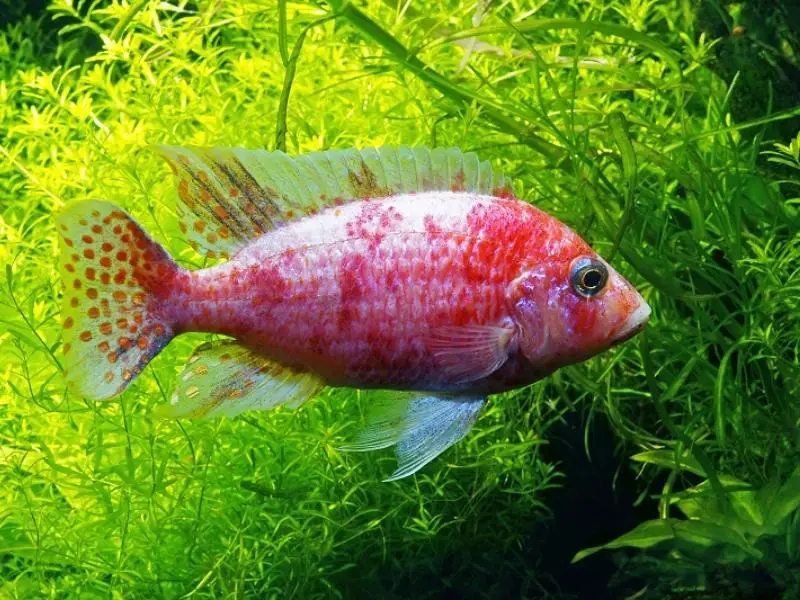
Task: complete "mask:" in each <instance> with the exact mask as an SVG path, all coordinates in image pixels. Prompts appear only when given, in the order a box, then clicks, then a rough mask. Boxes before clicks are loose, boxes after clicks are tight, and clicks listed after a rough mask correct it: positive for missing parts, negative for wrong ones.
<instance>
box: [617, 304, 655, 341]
mask: <svg viewBox="0 0 800 600" xmlns="http://www.w3.org/2000/svg"><path fill="white" fill-rule="evenodd" d="M649 318H650V305H649V304H647V302H645V301H644V300H640V301H639V306H637V307H636V310H634V311H633V312H632V313H631V314H630V315H629V316H628V318H627V319H625V322H624V323H622V325H621V326H620V328H619V329H618V330H617V333H616V335H615V336H614V342H613V343H612V344H611V345H612V346H616V345H617V344H621V343H622V342H625V341H627V340H629V339H631V338H632V337H633V336H635V335H636V334H637V333H639V332H640V331H641V330H642V329H644V326H645V325H647V321H648V319H649Z"/></svg>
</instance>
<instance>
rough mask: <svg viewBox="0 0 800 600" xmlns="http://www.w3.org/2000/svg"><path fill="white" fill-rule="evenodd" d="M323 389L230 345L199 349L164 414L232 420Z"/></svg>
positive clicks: (311, 380) (304, 376) (298, 401)
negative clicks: (218, 417) (249, 411)
mask: <svg viewBox="0 0 800 600" xmlns="http://www.w3.org/2000/svg"><path fill="white" fill-rule="evenodd" d="M322 387H323V383H322V381H321V380H320V379H319V378H318V377H316V376H315V375H313V374H311V373H298V372H296V371H293V370H292V369H289V368H288V367H285V366H283V365H281V364H278V363H276V362H273V361H270V360H269V359H267V358H265V357H263V356H261V355H259V354H256V353H255V352H252V351H251V350H249V349H248V348H245V347H244V346H241V345H239V344H237V343H236V342H227V341H226V342H212V343H207V344H202V345H201V346H199V347H198V348H197V349H196V350H195V352H194V354H193V355H192V357H191V358H190V359H189V361H188V363H187V364H186V368H185V369H184V371H183V374H182V375H181V378H180V381H179V383H178V387H177V388H176V390H175V392H174V393H173V396H172V401H171V406H170V408H169V409H168V410H167V411H166V412H167V413H168V414H169V415H171V416H175V417H216V416H219V415H226V416H229V417H231V416H234V415H238V414H240V413H242V412H245V411H248V410H269V409H271V408H275V407H276V406H281V405H285V406H291V407H296V406H299V405H300V404H302V403H303V402H305V401H306V400H308V399H309V398H311V397H312V396H313V395H314V394H316V393H317V392H318V391H319V390H320V389H321V388H322Z"/></svg>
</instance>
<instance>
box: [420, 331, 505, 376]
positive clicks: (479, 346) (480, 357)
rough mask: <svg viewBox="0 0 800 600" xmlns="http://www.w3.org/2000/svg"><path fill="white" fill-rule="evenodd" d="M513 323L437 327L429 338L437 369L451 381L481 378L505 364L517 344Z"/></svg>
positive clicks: (428, 341) (429, 345)
mask: <svg viewBox="0 0 800 600" xmlns="http://www.w3.org/2000/svg"><path fill="white" fill-rule="evenodd" d="M515 333H516V329H515V327H514V325H513V324H512V323H510V322H509V323H502V324H500V325H496V326H486V325H463V326H445V327H438V328H436V329H434V330H433V331H432V332H431V334H430V336H429V338H428V340H427V343H428V347H429V348H430V349H431V352H432V354H433V358H434V361H435V364H436V367H437V369H438V370H439V371H440V372H442V373H443V374H444V375H445V376H446V377H447V379H448V382H449V383H466V382H469V381H477V380H478V379H482V378H483V377H486V376H487V375H490V374H491V373H494V372H495V371H496V370H497V369H499V368H500V367H502V366H503V363H505V362H506V360H508V356H509V354H510V352H511V350H512V348H513V345H514V344H515Z"/></svg>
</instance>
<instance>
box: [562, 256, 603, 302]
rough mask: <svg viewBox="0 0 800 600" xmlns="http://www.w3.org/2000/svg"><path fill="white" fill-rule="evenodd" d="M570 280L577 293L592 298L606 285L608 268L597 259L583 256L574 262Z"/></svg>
mask: <svg viewBox="0 0 800 600" xmlns="http://www.w3.org/2000/svg"><path fill="white" fill-rule="evenodd" d="M569 282H570V285H572V289H573V290H575V293H576V294H578V295H579V296H583V297H584V298H591V297H592V296H596V295H597V294H599V293H600V292H602V291H603V289H604V288H605V287H606V283H608V269H607V268H606V266H605V265H604V264H603V263H601V262H600V261H599V260H597V259H594V258H590V257H588V256H581V257H580V258H576V259H575V260H574V261H573V262H572V267H571V268H570V277H569Z"/></svg>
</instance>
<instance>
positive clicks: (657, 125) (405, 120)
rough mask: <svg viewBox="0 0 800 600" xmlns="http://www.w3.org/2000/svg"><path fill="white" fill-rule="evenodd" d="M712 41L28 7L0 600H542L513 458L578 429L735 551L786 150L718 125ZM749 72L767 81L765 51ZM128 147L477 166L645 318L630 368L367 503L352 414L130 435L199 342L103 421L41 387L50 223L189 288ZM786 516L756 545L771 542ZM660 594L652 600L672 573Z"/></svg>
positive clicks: (521, 404)
mask: <svg viewBox="0 0 800 600" xmlns="http://www.w3.org/2000/svg"><path fill="white" fill-rule="evenodd" d="M0 6H2V3H0ZM732 33H733V32H732V31H730V32H727V35H730V34H732ZM717 35H723V36H724V35H725V34H719V33H717ZM723 41H725V40H720V39H719V38H717V37H712V33H708V34H706V35H701V34H700V32H699V29H698V28H697V24H696V23H695V16H694V14H693V13H692V11H691V10H690V8H688V7H687V5H685V3H683V2H677V1H675V2H647V1H645V2H640V1H620V0H608V1H606V2H601V1H600V0H582V1H580V2H572V1H571V2H566V1H555V2H550V3H545V4H544V5H542V6H539V7H538V8H530V6H529V5H528V3H523V2H517V1H516V0H510V1H507V2H503V3H497V4H495V5H490V4H488V3H479V5H478V6H477V8H476V7H475V6H473V5H466V4H464V5H462V4H460V3H457V2H446V3H441V5H435V6H426V7H425V10H422V9H421V7H420V6H418V5H416V4H415V3H395V2H392V1H389V0H387V1H386V2H379V1H378V0H372V1H369V2H364V3H356V4H353V3H348V2H343V1H341V0H335V1H334V0H331V1H330V2H328V3H322V2H320V3H313V2H308V3H287V2H284V1H283V0H243V1H241V2H235V3H234V2H215V1H212V0H209V1H207V2H188V1H185V0H175V1H173V2H160V1H157V0H151V1H148V0H136V1H131V2H125V1H117V0H114V1H111V0H108V1H94V2H92V1H89V0H86V1H79V0H53V1H52V2H51V3H50V4H49V6H48V12H47V13H46V14H43V15H40V16H37V17H32V16H29V15H28V16H22V17H20V18H19V19H18V20H16V21H12V22H10V23H8V24H6V25H5V26H4V29H3V31H2V32H1V33H0V238H2V239H3V244H2V245H0V263H2V264H3V266H4V273H3V277H4V280H3V285H2V289H0V322H2V330H0V344H2V346H0V357H2V371H0V382H2V384H1V385H2V390H1V391H0V401H2V410H0V436H2V439H0V509H1V510H2V512H1V513H0V514H2V521H0V554H1V555H2V561H0V580H1V582H0V585H2V588H0V590H2V591H1V592H0V593H1V594H2V595H3V596H7V597H10V598H31V597H78V596H80V597H95V596H97V597H100V596H102V597H107V596H109V595H115V596H117V597H123V596H125V597H141V598H154V597H155V598H159V597H165V598H174V597H184V596H186V597H209V598H212V597H213V598H217V597H271V596H280V597H284V596H289V597H302V598H315V597H331V596H341V597H354V596H360V595H370V596H378V595H381V596H384V595H394V596H406V595H412V594H413V595H414V596H415V597H434V596H436V595H437V594H438V592H439V591H440V590H442V589H445V590H450V591H451V592H453V593H457V594H461V595H464V596H473V597H474V596H484V597H500V596H503V597H505V596H524V597H531V596H536V595H540V594H542V593H545V592H553V593H555V592H556V591H557V585H555V584H554V583H553V582H551V581H549V580H548V579H547V576H546V574H544V573H541V572H539V571H538V570H537V567H536V561H537V559H536V558H535V556H534V552H533V551H534V549H536V548H537V543H536V536H537V533H538V531H539V529H538V527H537V526H538V524H539V523H540V522H541V521H542V520H543V519H546V516H547V513H548V508H547V494H546V490H547V488H549V487H551V486H553V485H556V484H559V483H561V482H563V479H560V478H559V477H558V473H557V465H554V464H550V463H548V462H547V461H544V460H542V458H541V453H542V448H541V445H542V444H543V443H544V442H546V440H547V436H548V430H549V429H550V428H551V427H552V426H553V424H554V423H556V422H558V421H559V420H560V418H561V415H563V413H564V412H566V411H571V410H576V409H577V410H580V409H581V408H582V407H584V408H585V407H587V406H588V407H590V410H591V411H593V414H592V418H591V419H589V420H588V422H589V423H591V422H592V421H594V420H597V419H608V420H609V421H610V423H611V424H612V425H613V427H614V429H615V431H616V432H617V434H618V436H619V440H620V448H619V451H620V461H621V462H623V463H624V461H625V457H626V456H630V455H633V454H637V453H638V454H639V456H640V457H641V456H642V455H641V453H642V452H653V451H660V452H661V453H660V454H657V455H653V454H645V456H651V457H652V456H659V457H660V459H659V460H658V461H650V464H649V465H648V467H647V468H646V469H645V470H644V471H643V477H641V483H642V488H643V492H642V493H643V496H646V495H647V494H648V493H649V489H650V488H651V487H653V486H660V487H661V488H662V490H661V492H663V499H662V500H661V507H662V514H661V516H662V517H668V516H670V515H668V513H667V508H669V507H670V506H672V505H673V504H675V502H674V499H675V498H676V496H675V494H677V493H679V492H680V493H682V494H683V496H677V497H678V498H681V497H686V498H688V499H691V500H692V501H693V502H694V504H692V506H693V507H694V508H695V510H694V512H691V511H690V512H684V515H685V516H686V517H687V518H688V519H690V520H696V521H698V522H701V523H702V522H709V523H716V524H718V525H719V524H721V525H722V526H726V527H727V526H732V525H731V524H730V523H728V524H727V525H726V524H725V523H721V521H720V519H721V518H722V517H718V516H716V515H720V514H721V515H725V518H728V517H729V516H730V514H731V513H730V512H729V511H728V509H726V508H724V507H725V506H735V503H736V499H737V498H741V497H742V496H736V494H739V493H742V492H735V491H732V490H730V489H728V488H729V484H730V481H732V480H731V478H735V479H736V480H737V481H741V482H747V485H748V486H749V488H748V489H753V490H758V489H766V488H767V487H769V488H770V489H772V487H770V486H776V485H778V484H779V483H780V484H783V485H785V484H786V483H785V482H789V481H794V479H792V477H793V473H794V469H795V468H796V465H797V464H798V455H799V454H800V452H799V449H800V446H799V445H800V432H798V416H799V415H798V411H800V406H798V404H797V403H796V402H794V401H793V399H794V398H796V397H797V392H798V389H797V387H798V382H800V377H798V374H800V373H799V372H798V370H799V369H800V367H799V363H798V360H799V359H798V355H797V352H798V350H797V340H798V339H800V322H799V321H798V319H800V317H798V315H800V312H798V310H797V301H796V298H797V293H798V289H799V288H798V286H797V278H798V275H797V272H796V269H795V264H796V261H797V256H798V253H799V252H800V248H798V242H797V237H796V232H797V231H798V225H800V217H799V216H798V214H797V204H798V202H797V185H798V182H800V176H798V171H797V170H796V169H794V168H793V167H794V166H796V165H797V161H798V148H800V139H794V140H792V139H785V138H784V139H778V140H775V142H777V143H780V144H781V146H775V145H773V144H769V145H767V144H765V143H764V142H763V140H762V135H763V134H764V132H765V130H766V128H767V127H768V126H769V125H770V124H773V123H783V122H789V121H791V119H792V118H796V117H798V116H799V115H800V108H798V107H797V106H796V104H795V105H794V106H789V107H788V108H782V112H778V113H772V114H770V113H769V112H768V111H769V110H770V108H769V105H768V106H767V107H766V111H765V112H764V114H760V115H757V116H754V115H747V116H746V117H744V118H746V119H747V120H738V121H737V120H735V119H734V117H732V112H731V105H730V102H729V101H730V98H731V94H732V93H733V92H734V91H735V89H736V85H737V83H736V80H735V78H734V80H733V81H730V82H726V81H724V80H723V79H720V77H719V76H718V75H717V74H715V73H714V72H713V71H712V70H711V69H710V68H709V67H711V66H713V63H714V61H715V60H717V58H716V50H715V49H716V48H717V46H718V45H719V44H720V43H722V42H723ZM777 51H778V52H783V53H784V54H785V55H782V57H783V58H782V59H783V60H786V61H789V62H790V63H792V62H793V63H794V64H795V65H796V63H797V60H798V59H797V57H796V56H794V55H792V54H791V45H784V46H781V47H779V48H778V49H777ZM718 72H719V73H721V74H722V75H723V76H724V75H725V74H726V73H727V71H725V72H722V71H718ZM781 106H782V107H783V106H784V105H783V104H781ZM737 114H738V113H737ZM744 134H747V135H744ZM153 143H173V144H199V145H214V144H225V145H241V146H249V147H267V148H276V147H277V148H285V149H286V150H287V151H288V152H290V153H292V154H296V153H302V152H308V151H311V150H317V149H324V148H332V147H350V146H368V145H378V144H382V143H405V144H416V143H425V144H429V145H454V146H460V147H462V148H464V149H465V150H475V151H477V152H479V153H480V155H481V157H482V158H484V159H488V160H492V162H493V163H494V164H495V165H496V166H498V167H500V168H502V169H503V170H505V172H506V173H507V174H508V175H510V176H512V177H513V178H514V179H515V180H516V181H517V182H518V188H519V192H520V194H521V196H522V197H523V198H524V199H526V200H530V201H532V202H535V203H537V205H540V206H541V207H542V208H544V209H546V210H548V211H550V212H552V213H553V214H554V215H556V216H558V217H559V218H560V219H562V220H564V221H565V222H567V223H569V224H571V225H572V226H573V227H574V228H575V229H576V230H578V231H579V232H580V233H581V235H582V236H584V237H585V238H586V239H587V240H589V241H590V242H591V243H592V244H593V245H594V246H595V247H596V248H597V249H598V251H599V252H600V253H601V254H603V255H604V256H606V257H609V258H611V259H614V260H615V264H616V263H620V271H621V272H622V273H623V275H624V276H626V277H627V278H629V279H630V280H631V281H632V282H633V283H634V284H636V285H637V287H638V288H639V289H642V290H644V294H645V297H646V299H647V300H648V302H649V303H650V304H651V306H653V309H654V318H653V320H652V322H651V325H650V326H649V327H648V330H647V332H646V333H645V334H643V336H642V338H641V341H640V342H639V343H635V342H634V343H632V344H628V345H624V346H622V347H620V348H619V349H616V350H614V351H612V352H610V353H607V354H605V355H603V356H600V357H597V358H595V359H593V360H592V361H590V362H589V363H587V364H584V365H580V366H575V367H570V368H568V369H565V370H563V371H562V372H559V373H557V374H556V375H555V376H553V377H552V378H550V379H548V380H547V381H545V382H541V383H539V384H536V385H534V386H532V387H531V388H528V389H525V390H523V391H521V392H519V393H516V394H507V395H504V396H502V397H498V398H495V399H493V401H492V402H491V404H490V407H489V409H488V410H487V411H486V413H484V414H483V416H482V417H481V418H480V419H479V421H478V422H477V424H476V428H475V430H474V434H473V435H471V436H470V437H469V439H467V440H465V441H464V442H463V443H461V444H459V445H458V446H457V447H456V448H454V449H453V450H451V451H450V452H449V453H448V454H445V455H444V456H443V457H442V458H441V459H439V460H438V461H436V462H435V463H432V464H431V465H430V466H429V467H428V468H426V469H425V470H424V471H423V472H420V473H419V474H417V475H416V476H415V477H414V478H413V480H411V481H406V482H401V483H396V484H381V483H380V479H381V477H382V475H384V474H385V473H387V472H390V470H391V464H392V460H393V458H392V457H391V455H390V453H386V454H384V455H379V456H377V457H368V456H364V455H355V456H354V455H345V454H341V453H339V452H337V451H336V450H335V447H336V446H337V445H339V444H341V443H342V442H343V441H345V440H346V439H347V438H348V436H350V435H352V434H353V433H354V432H355V431H357V430H358V428H359V427H360V425H361V423H362V422H363V412H364V409H365V407H366V406H367V404H368V401H369V399H368V398H367V397H365V396H366V395H365V394H360V393H354V392H351V391H347V390H329V391H326V392H324V393H323V394H321V396H320V397H319V398H318V399H316V400H315V401H314V402H311V403H309V404H308V405H307V406H305V407H304V408H302V409H301V410H299V411H298V412H296V413H292V412H290V411H282V412H281V411H279V412H275V413H270V414H258V415H249V416H247V417H245V418H241V419H238V420H219V421H209V422H183V421H165V420H161V419H158V418H157V417H156V415H155V414H154V410H155V409H156V407H157V406H158V405H160V404H163V403H164V402H166V401H167V400H166V399H167V397H168V394H169V392H170V390H171V389H172V388H173V387H174V385H175V380H176V377H177V373H178V369H179V368H180V365H181V364H182V363H183V362H184V360H185V359H186V357H187V356H188V354H189V352H190V351H191V348H193V347H194V346H196V345H197V343H198V341H200V340H201V339H204V338H203V337H202V336H186V339H180V340H178V341H176V342H174V343H173V344H172V345H171V346H170V347H169V348H168V349H167V350H166V351H165V352H164V355H163V356H161V357H159V359H158V360H156V361H155V362H154V363H153V364H152V365H151V366H150V367H149V368H148V370H147V371H146V372H145V374H144V375H143V376H142V377H141V378H139V380H138V381H137V382H136V383H134V384H133V386H132V388H131V390H130V391H129V392H127V393H126V394H125V395H124V396H123V397H122V398H121V399H120V400H119V401H113V402H109V403H90V402H86V401H84V400H83V399H81V398H78V397H75V396H74V395H72V394H70V392H69V390H68V389H67V388H66V386H65V385H64V381H63V377H62V373H61V358H60V344H61V337H60V326H59V324H58V322H59V319H58V316H59V306H60V301H61V294H62V291H61V289H60V286H59V284H58V283H57V277H56V255H57V241H56V235H55V231H54V221H53V213H54V212H55V211H58V210H59V209H60V208H62V207H63V206H64V205H65V204H66V203H68V202H71V201H74V200H77V199H83V198H106V199H108V200H111V201H114V202H116V203H119V204H121V205H122V206H124V207H125V208H126V209H127V210H129V211H130V212H131V213H132V214H134V215H135V216H136V217H137V219H138V220H140V221H141V222H142V224H143V225H144V226H145V227H146V228H147V229H148V230H149V231H151V232H152V233H153V235H154V237H156V238H157V239H158V240H159V241H160V242H162V243H165V244H166V246H167V248H168V249H169V251H170V253H171V254H172V255H173V256H175V257H176V258H177V260H179V261H180V262H181V264H183V265H185V266H187V267H190V268H196V267H199V266H202V265H203V264H205V263H204V261H203V259H201V258H200V257H199V256H198V255H197V254H195V253H194V252H193V251H192V249H191V248H190V247H189V246H188V245H187V244H186V243H185V241H184V240H183V239H182V236H181V235H180V232H179V228H178V222H177V218H176V216H175V214H174V212H173V207H174V197H173V196H172V194H173V193H174V192H173V190H172V189H171V186H172V183H171V178H170V177H169V176H168V175H169V171H168V169H166V167H165V165H163V164H162V163H161V162H160V159H159V158H158V157H157V156H155V155H154V154H153V153H152V152H150V151H149V150H148V149H147V146H148V145H149V144H153ZM769 152H772V154H770V153H769ZM775 153H777V154H775ZM770 160H771V161H772V162H769V161H770ZM776 161H778V162H776ZM769 165H771V166H773V167H777V166H780V168H781V170H778V171H776V170H767V168H766V167H767V166H769ZM614 257H616V258H614ZM669 457H671V458H669ZM668 458H669V459H668ZM454 465H458V466H454ZM690 466H691V468H689V467H690ZM693 473H700V474H701V477H702V478H704V479H705V480H707V483H704V484H702V485H700V486H699V487H698V484H699V483H700V482H699V481H698V479H697V475H693ZM665 481H666V483H665ZM748 493H750V492H748ZM687 494H688V496H687ZM656 495H658V496H662V493H658V494H656ZM698 498H702V499H703V500H699V499H698ZM587 501H589V499H587ZM687 502H688V500H686V501H684V503H683V504H679V505H678V506H679V508H680V507H683V508H685V507H687V506H689V504H687ZM718 503H719V505H720V506H722V507H723V508H721V509H720V508H718ZM683 508H681V510H682V509H683ZM714 511H722V512H714ZM789 512H790V513H791V514H787V515H786V518H785V521H782V523H785V527H786V530H785V532H784V531H783V530H782V533H781V535H783V534H784V533H785V535H794V532H796V527H797V513H796V510H795V511H789ZM656 514H657V513H656V508H655V507H654V516H656ZM726 523H727V522H726ZM648 526H649V525H648ZM735 526H736V527H738V526H740V525H739V524H737V525H735ZM643 527H644V526H643ZM656 527H663V524H661V525H656ZM781 527H784V525H781ZM620 533H622V532H620ZM767 534H768V537H769V536H771V535H772V533H771V532H767V533H766V534H764V535H767ZM756 538H758V539H759V540H760V539H763V536H762V535H761V534H759V535H758V536H756ZM747 543H748V544H750V545H756V546H758V544H759V543H760V542H758V541H756V539H755V538H753V539H750V540H748V542H747ZM768 544H773V541H768ZM745 554H746V556H747V561H750V562H749V563H748V564H749V565H751V564H752V563H753V561H755V563H758V564H760V561H764V560H766V558H770V559H771V560H774V561H776V562H781V561H784V560H788V559H787V557H790V555H788V554H785V553H784V554H781V553H778V554H775V553H766V552H763V551H762V554H761V556H758V555H756V554H752V553H747V552H745ZM791 556H793V557H794V558H792V560H794V559H795V558H796V556H794V555H791ZM765 557H766V558H765ZM790 558H791V557H790ZM587 560H591V559H587ZM734 562H735V561H734ZM659 565H660V566H659V569H660V570H658V569H657V570H656V571H655V573H650V576H651V577H653V578H656V577H658V576H659V573H660V574H661V575H662V576H663V577H665V578H666V577H667V575H668V574H669V573H671V572H672V571H670V569H672V568H674V567H671V566H664V565H666V563H659ZM779 583H782V584H786V585H788V583H786V582H785V581H779Z"/></svg>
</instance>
